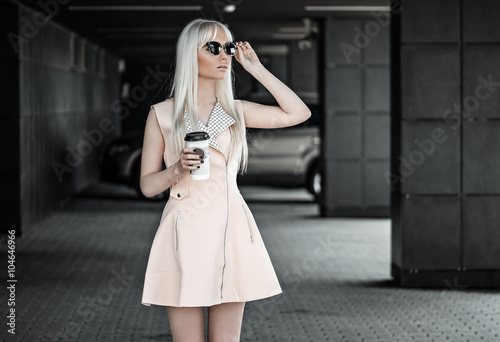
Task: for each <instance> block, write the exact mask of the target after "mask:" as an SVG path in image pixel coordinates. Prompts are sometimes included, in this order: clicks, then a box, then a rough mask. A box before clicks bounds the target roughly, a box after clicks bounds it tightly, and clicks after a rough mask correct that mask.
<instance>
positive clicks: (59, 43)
mask: <svg viewBox="0 0 500 342" xmlns="http://www.w3.org/2000/svg"><path fill="white" fill-rule="evenodd" d="M9 6H15V5H13V4H9ZM17 6H19V7H18V8H19V12H18V15H17V16H14V17H10V16H9V18H10V19H9V20H14V19H12V18H17V19H16V20H17V24H18V30H19V32H29V31H28V30H30V29H32V28H30V23H31V26H33V27H34V28H35V30H32V31H31V34H30V35H29V36H28V35H26V36H27V37H30V38H29V39H28V40H26V41H25V42H24V43H23V44H21V45H20V46H19V52H18V54H17V55H16V58H17V59H18V65H19V67H18V68H17V69H16V68H13V69H12V70H13V72H14V74H15V73H16V72H17V73H18V75H19V79H20V81H19V83H18V84H19V96H18V99H17V101H16V102H18V103H19V104H20V107H19V110H18V111H17V112H15V111H14V108H12V112H9V113H15V115H16V116H17V117H16V118H15V119H14V117H12V119H13V120H14V121H16V120H17V121H18V125H19V130H18V131H15V130H7V129H3V130H2V132H3V134H2V135H3V137H4V138H5V139H7V140H8V141H9V142H10V141H13V142H14V143H13V144H14V151H15V144H16V143H17V141H19V151H18V153H19V154H18V155H19V157H16V158H13V159H11V160H14V161H15V163H17V162H18V163H19V170H20V173H18V174H17V177H19V188H18V189H17V191H13V192H12V194H16V193H20V199H19V200H20V205H19V207H20V208H21V213H20V215H21V221H22V222H21V230H22V226H24V225H26V224H27V223H29V222H32V221H34V220H38V219H40V218H41V217H43V216H45V215H47V214H48V213H49V211H50V210H51V209H52V208H54V207H57V206H58V205H60V204H61V202H62V201H64V200H65V199H67V198H69V197H70V196H71V195H72V194H74V193H75V192H76V191H78V190H80V189H82V188H83V187H84V186H85V185H86V184H87V183H88V182H89V181H91V180H92V179H94V178H96V177H97V176H98V169H97V161H98V155H99V151H100V150H101V149H102V148H103V146H104V144H105V142H106V141H107V140H108V139H109V138H111V137H113V136H115V135H117V134H119V133H120V125H119V122H118V121H119V118H118V114H117V113H116V111H114V110H113V109H112V105H111V104H112V103H113V100H114V99H117V98H119V82H120V74H119V72H118V60H117V59H116V58H115V57H113V56H111V55H109V54H108V53H107V52H106V51H105V50H103V49H101V48H99V47H98V46H96V45H94V44H92V43H91V42H88V41H87V42H86V41H85V40H83V39H82V38H81V37H79V36H78V35H75V34H73V33H72V32H71V31H69V30H67V29H65V28H64V27H62V26H60V25H58V24H57V23H55V22H53V21H48V22H46V24H45V25H43V29H36V28H37V25H36V24H33V23H35V22H36V21H37V20H40V17H37V16H35V13H36V12H33V11H32V10H30V9H28V8H27V7H24V6H22V5H17ZM14 12H15V9H14V10H12V8H11V13H10V14H11V15H12V14H13V13H14ZM72 42H73V43H74V44H73V43H72ZM8 48H9V49H11V50H12V46H8ZM2 51H3V50H2ZM71 51H73V52H74V53H71ZM9 54H11V52H10V51H9ZM11 62H12V63H11ZM11 62H9V63H11V64H10V65H12V66H15V62H14V61H11ZM13 86H14V87H16V86H17V85H16V83H13ZM13 101H15V100H14V99H13ZM9 115H11V114H9ZM14 126H15V125H14V123H13V122H12V127H13V128H14ZM5 146H8V145H5ZM15 167H17V165H15V166H14V168H15ZM3 179H4V180H5V179H9V178H3ZM13 182H14V183H15V182H16V180H13ZM12 190H14V189H12ZM5 215H7V216H9V215H13V213H12V214H11V213H8V212H7V213H6V214H5ZM5 229H12V227H10V228H9V227H7V226H5Z"/></svg>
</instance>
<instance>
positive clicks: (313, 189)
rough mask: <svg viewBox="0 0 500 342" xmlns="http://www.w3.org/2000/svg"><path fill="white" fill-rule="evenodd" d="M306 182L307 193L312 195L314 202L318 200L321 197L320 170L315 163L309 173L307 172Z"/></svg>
mask: <svg viewBox="0 0 500 342" xmlns="http://www.w3.org/2000/svg"><path fill="white" fill-rule="evenodd" d="M307 182H308V190H309V192H310V193H311V194H312V195H314V198H315V199H316V200H318V199H319V198H320V196H321V170H320V168H319V164H318V163H315V165H314V166H313V167H312V169H311V172H309V178H308V180H307Z"/></svg>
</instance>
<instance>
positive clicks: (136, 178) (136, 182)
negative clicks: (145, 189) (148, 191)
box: [133, 163, 170, 201]
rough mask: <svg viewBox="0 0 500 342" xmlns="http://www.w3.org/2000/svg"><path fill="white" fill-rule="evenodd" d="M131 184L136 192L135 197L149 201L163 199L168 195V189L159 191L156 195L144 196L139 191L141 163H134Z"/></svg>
mask: <svg viewBox="0 0 500 342" xmlns="http://www.w3.org/2000/svg"><path fill="white" fill-rule="evenodd" d="M133 185H134V188H135V191H136V192H137V197H139V198H140V199H143V200H149V201H164V200H166V199H168V196H170V189H167V190H165V191H163V192H161V193H159V194H158V195H156V196H153V197H146V196H144V194H143V193H142V191H141V164H140V163H136V165H135V166H134V170H133Z"/></svg>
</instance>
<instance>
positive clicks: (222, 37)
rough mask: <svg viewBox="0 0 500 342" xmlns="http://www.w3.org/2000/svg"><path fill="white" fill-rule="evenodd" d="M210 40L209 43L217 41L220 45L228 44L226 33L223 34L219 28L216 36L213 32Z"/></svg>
mask: <svg viewBox="0 0 500 342" xmlns="http://www.w3.org/2000/svg"><path fill="white" fill-rule="evenodd" d="M211 37H212V39H211V41H214V40H215V41H217V42H219V43H221V44H225V43H227V42H229V40H228V38H227V36H226V32H224V30H223V29H221V28H220V27H218V28H217V34H216V35H214V34H213V32H212V35H211Z"/></svg>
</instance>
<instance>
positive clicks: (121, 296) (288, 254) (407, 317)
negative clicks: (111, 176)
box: [2, 184, 500, 342]
mask: <svg viewBox="0 0 500 342" xmlns="http://www.w3.org/2000/svg"><path fill="white" fill-rule="evenodd" d="M241 192H242V194H243V196H244V197H245V199H246V200H247V202H248V204H249V206H250V208H251V210H252V212H253V213H254V216H255V218H256V221H257V224H258V225H259V228H260V231H261V234H262V236H263V238H264V241H265V244H266V247H267V249H268V251H269V254H270V256H271V259H272V261H273V264H274V266H275V269H276V272H277V274H278V278H279V279H280V282H281V284H282V287H283V290H284V293H283V294H280V295H278V296H275V297H271V298H268V299H264V300H260V301H254V302H249V303H247V305H246V309H245V317H244V324H243V328H242V339H241V340H242V341H264V342H267V341H269V342H271V341H299V342H302V341H304V342H305V341H312V342H322V341H346V342H358V341H366V342H368V341H370V342H375V341H377V342H392V341H402V342H403V341H418V342H427V341H452V342H459V341H490V342H498V341H500V299H499V297H500V291H482V290H471V289H464V288H462V287H460V286H459V284H456V285H458V286H455V285H452V286H451V287H452V288H451V289H450V288H448V289H407V288H399V287H395V286H393V285H392V284H391V281H390V274H389V261H390V244H389V242H390V221H389V220H387V219H338V218H328V219H326V218H319V217H318V207H317V205H315V204H314V203H312V202H310V201H309V199H310V197H309V196H308V195H307V194H305V193H304V192H302V191H301V190H281V191H274V190H269V189H267V188H249V187H241ZM163 205H164V204H163V203H161V202H160V203H154V202H145V201H140V200H137V199H135V197H134V193H133V192H131V191H130V190H128V189H126V188H123V187H115V186H106V185H103V184H93V185H92V186H91V187H89V188H88V189H87V190H86V191H85V192H84V193H83V194H82V195H81V196H80V197H77V198H75V199H74V200H72V201H70V202H69V203H67V205H66V206H65V207H64V208H63V209H61V210H58V211H55V212H54V213H53V214H52V215H51V216H50V217H48V218H46V219H44V220H42V221H40V222H37V223H36V224H33V225H31V226H29V227H28V228H27V229H26V230H25V231H24V236H23V237H22V238H20V239H18V240H17V244H16V246H17V249H16V256H17V259H16V261H17V279H18V282H17V284H16V287H17V289H16V315H17V316H16V323H17V325H16V335H15V336H14V335H10V334H8V333H7V327H6V324H5V323H6V318H4V319H3V320H4V323H3V324H2V326H3V329H4V331H3V332H2V336H3V340H5V341H30V342H32V341H85V342H87V341H88V342H90V341H106V342H112V341H171V340H172V339H171V336H170V334H169V327H168V320H167V315H166V312H165V309H164V308H163V307H158V306H151V307H146V306H143V305H141V304H140V300H141V294H142V284H143V279H144V271H145V267H146V263H147V258H148V253H149V248H150V246H151V242H152V239H153V237H154V234H155V231H156V228H157V225H158V223H159V219H160V216H161V212H162V208H163ZM5 247H6V246H5V244H3V248H2V260H6V254H5V250H6V248H5ZM5 265H6V261H4V266H5ZM5 267H6V266H5ZM5 273H6V272H3V274H4V275H5ZM5 279H6V278H5V276H4V278H3V281H4V284H6V282H5ZM450 284H453V280H452V279H450ZM3 293H4V297H3V298H5V300H2V305H3V308H4V309H3V312H4V316H3V317H5V316H6V314H7V310H8V307H7V305H6V294H7V292H6V290H4V292H3Z"/></svg>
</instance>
